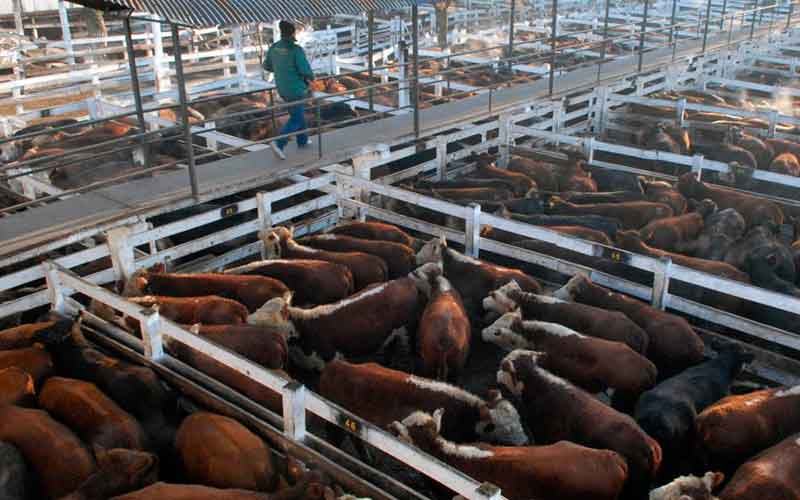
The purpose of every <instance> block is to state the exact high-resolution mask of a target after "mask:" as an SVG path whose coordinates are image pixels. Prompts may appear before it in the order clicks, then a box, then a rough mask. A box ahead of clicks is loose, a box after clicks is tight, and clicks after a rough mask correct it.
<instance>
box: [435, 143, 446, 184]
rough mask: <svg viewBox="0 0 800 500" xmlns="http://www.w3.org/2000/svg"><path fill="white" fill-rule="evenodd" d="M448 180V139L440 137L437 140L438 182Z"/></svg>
mask: <svg viewBox="0 0 800 500" xmlns="http://www.w3.org/2000/svg"><path fill="white" fill-rule="evenodd" d="M446 178H447V137H446V136H444V135H440V136H438V137H437V138H436V180H437V181H443V180H445V179H446Z"/></svg>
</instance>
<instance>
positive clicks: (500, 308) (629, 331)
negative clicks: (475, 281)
mask: <svg viewBox="0 0 800 500" xmlns="http://www.w3.org/2000/svg"><path fill="white" fill-rule="evenodd" d="M483 307H484V309H486V310H487V311H490V312H491V313H494V314H496V315H503V314H505V313H508V312H514V311H516V310H519V311H520V312H521V313H522V317H523V318H524V319H531V320H539V321H549V322H551V323H558V324H560V325H564V326H566V327H569V328H571V329H573V330H575V331H577V332H580V333H582V334H584V335H588V336H589V337H596V338H598V339H605V340H611V341H615V342H623V343H624V344H626V345H628V346H629V347H630V348H631V349H633V350H634V351H636V352H638V353H639V354H646V353H647V344H648V342H649V339H648V336H647V332H645V331H644V330H643V329H642V328H641V327H640V326H639V325H637V324H636V323H634V322H633V321H632V320H631V319H630V318H628V317H627V316H626V315H625V314H624V313H621V312H619V311H607V310H605V309H601V308H599V307H593V306H588V305H586V304H579V303H577V302H567V301H564V300H561V299H557V298H555V297H550V296H548V295H537V294H535V293H528V292H524V291H522V288H520V287H519V285H518V284H517V282H516V281H512V282H510V283H507V284H505V285H503V286H501V287H500V288H498V289H497V290H494V291H493V292H491V294H490V295H489V297H486V298H485V299H483Z"/></svg>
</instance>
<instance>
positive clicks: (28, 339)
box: [0, 320, 72, 351]
mask: <svg viewBox="0 0 800 500" xmlns="http://www.w3.org/2000/svg"><path fill="white" fill-rule="evenodd" d="M70 328H72V321H71V320H58V321H44V322H41V323H28V324H25V325H19V326H15V327H14V328H8V329H6V330H3V331H0V350H3V351H4V350H6V349H20V348H22V347H30V346H32V345H33V343H34V341H33V337H34V336H35V335H36V334H37V333H39V332H43V331H45V330H50V329H52V330H60V331H62V332H68V331H69V330H70Z"/></svg>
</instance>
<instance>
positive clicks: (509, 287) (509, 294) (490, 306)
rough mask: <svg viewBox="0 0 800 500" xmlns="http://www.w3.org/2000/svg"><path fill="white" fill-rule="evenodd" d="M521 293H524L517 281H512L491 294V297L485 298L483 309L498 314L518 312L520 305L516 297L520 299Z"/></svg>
mask: <svg viewBox="0 0 800 500" xmlns="http://www.w3.org/2000/svg"><path fill="white" fill-rule="evenodd" d="M520 293H522V288H520V286H519V284H517V282H516V281H514V280H511V281H509V282H508V283H506V284H505V285H503V286H501V287H500V288H498V289H497V290H492V291H491V292H489V295H488V296H487V297H484V298H483V308H484V309H485V310H486V311H487V312H494V313H497V314H506V313H509V312H512V311H516V310H517V309H518V308H519V305H518V304H517V301H516V299H515V297H518V296H519V294H520Z"/></svg>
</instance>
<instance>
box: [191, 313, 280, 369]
mask: <svg viewBox="0 0 800 500" xmlns="http://www.w3.org/2000/svg"><path fill="white" fill-rule="evenodd" d="M189 330H190V331H191V332H192V333H194V334H195V335H199V336H200V337H203V338H204V339H206V340H210V341H211V342H214V343H215V344H219V345H221V346H222V347H224V348H226V349H228V350H231V351H233V352H237V353H239V354H241V355H242V356H245V357H246V358H248V359H250V360H251V361H252V362H254V363H258V364H259V365H261V366H263V367H264V368H269V369H271V370H282V369H284V368H286V363H287V361H288V358H289V347H288V344H287V343H286V331H284V330H281V329H278V328H269V327H265V326H255V325H200V324H196V325H192V326H190V327H189Z"/></svg>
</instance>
